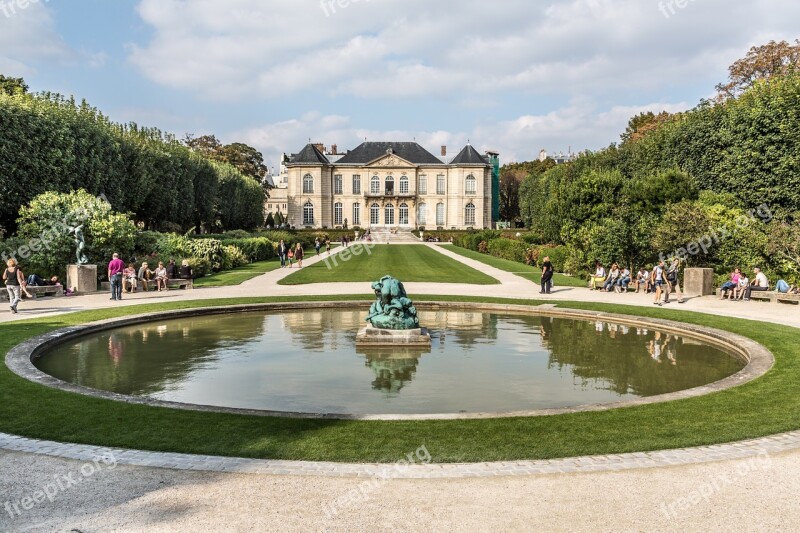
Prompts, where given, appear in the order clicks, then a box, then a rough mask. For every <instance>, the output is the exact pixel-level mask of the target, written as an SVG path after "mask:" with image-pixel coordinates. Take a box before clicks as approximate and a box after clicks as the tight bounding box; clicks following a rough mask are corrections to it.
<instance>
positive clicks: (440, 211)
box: [436, 204, 444, 226]
mask: <svg viewBox="0 0 800 533" xmlns="http://www.w3.org/2000/svg"><path fill="white" fill-rule="evenodd" d="M436 225H437V226H444V204H436Z"/></svg>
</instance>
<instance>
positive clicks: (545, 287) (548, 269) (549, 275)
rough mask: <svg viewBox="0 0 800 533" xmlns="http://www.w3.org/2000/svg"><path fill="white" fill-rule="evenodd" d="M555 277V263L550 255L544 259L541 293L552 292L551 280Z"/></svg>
mask: <svg viewBox="0 0 800 533" xmlns="http://www.w3.org/2000/svg"><path fill="white" fill-rule="evenodd" d="M552 279H553V263H551V262H550V258H549V257H545V258H544V261H542V290H541V291H539V294H550V281H551V280H552Z"/></svg>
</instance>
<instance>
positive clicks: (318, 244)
mask: <svg viewBox="0 0 800 533" xmlns="http://www.w3.org/2000/svg"><path fill="white" fill-rule="evenodd" d="M320 248H322V243H321V242H319V237H317V238H316V239H314V249H315V250H316V251H317V255H319V249H320Z"/></svg>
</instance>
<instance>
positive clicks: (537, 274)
mask: <svg viewBox="0 0 800 533" xmlns="http://www.w3.org/2000/svg"><path fill="white" fill-rule="evenodd" d="M442 246H446V247H447V249H448V250H449V251H451V252H453V253H456V254H458V255H461V256H463V257H466V258H468V259H474V260H476V261H480V262H481V263H484V264H487V265H489V266H492V267H495V268H498V269H500V270H502V271H504V272H511V273H512V274H516V275H517V276H519V277H521V278H525V279H527V280H528V281H532V282H534V283H541V282H542V271H541V269H539V268H536V267H532V266H529V265H526V264H524V263H517V262H516V261H509V260H508V259H500V258H499V257H494V256H493V255H486V254H482V253H479V252H475V251H473V250H468V249H466V248H461V247H460V246H453V245H450V244H443V245H442ZM553 283H555V286H556V287H586V286H587V284H586V282H585V281H584V280H582V279H580V278H574V277H572V276H565V275H564V274H554V275H553Z"/></svg>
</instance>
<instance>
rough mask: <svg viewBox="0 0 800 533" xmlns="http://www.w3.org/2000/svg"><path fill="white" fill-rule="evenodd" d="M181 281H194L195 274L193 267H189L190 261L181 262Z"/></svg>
mask: <svg viewBox="0 0 800 533" xmlns="http://www.w3.org/2000/svg"><path fill="white" fill-rule="evenodd" d="M181 279H194V272H193V271H192V267H191V266H189V260H188V259H184V260H183V261H181Z"/></svg>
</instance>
